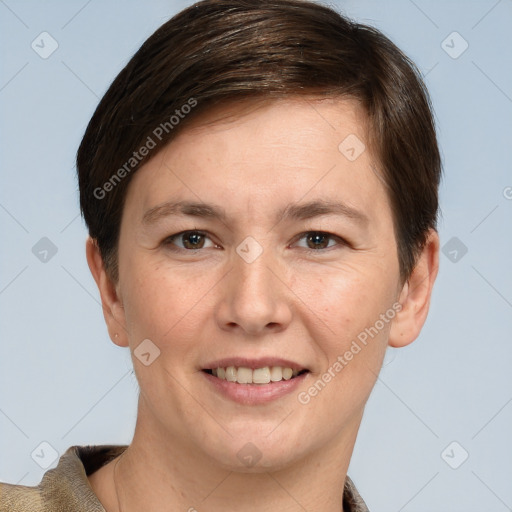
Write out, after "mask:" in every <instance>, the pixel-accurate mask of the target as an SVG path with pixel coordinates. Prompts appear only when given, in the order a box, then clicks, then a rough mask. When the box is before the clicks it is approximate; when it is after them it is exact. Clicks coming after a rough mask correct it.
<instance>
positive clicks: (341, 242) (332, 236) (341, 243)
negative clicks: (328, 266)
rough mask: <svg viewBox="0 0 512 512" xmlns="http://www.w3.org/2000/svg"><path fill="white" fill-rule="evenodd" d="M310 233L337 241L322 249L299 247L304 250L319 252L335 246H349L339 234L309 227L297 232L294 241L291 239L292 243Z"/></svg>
mask: <svg viewBox="0 0 512 512" xmlns="http://www.w3.org/2000/svg"><path fill="white" fill-rule="evenodd" d="M312 233H315V234H320V235H324V236H327V237H328V238H330V239H333V240H335V241H336V242H337V243H336V245H334V246H331V247H326V248H324V249H311V248H309V247H301V249H303V250H305V251H308V252H315V253H321V252H326V251H327V250H329V249H334V248H336V247H337V246H342V247H343V246H349V245H350V244H349V243H348V242H347V240H345V239H344V238H342V237H341V236H339V235H335V234H334V233H330V232H329V231H320V230H316V229H310V230H309V231H304V232H303V233H300V234H298V235H297V236H296V237H295V238H294V241H293V243H292V245H293V244H295V243H297V242H298V241H299V240H302V239H303V238H304V237H305V236H307V235H310V234H312Z"/></svg>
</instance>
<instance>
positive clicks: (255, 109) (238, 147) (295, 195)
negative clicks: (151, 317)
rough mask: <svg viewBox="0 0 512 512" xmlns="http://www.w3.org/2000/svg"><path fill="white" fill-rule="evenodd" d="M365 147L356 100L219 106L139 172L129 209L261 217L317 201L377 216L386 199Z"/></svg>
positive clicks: (196, 120)
mask: <svg viewBox="0 0 512 512" xmlns="http://www.w3.org/2000/svg"><path fill="white" fill-rule="evenodd" d="M366 139H367V136H366V118H365V115H364V112H363V109H362V108H361V107H360V105H359V103H357V102H356V101H354V100H348V99H318V98H305V97H304V98H302V97H300V98H291V99H280V100H272V101H269V100H252V101H244V102H232V103H229V104H225V105H219V106H216V107H215V108H212V109H209V110H207V111H205V112H203V113H201V114H199V115H198V116H197V117H195V118H194V119H193V120H192V122H191V123H190V124H188V125H187V126H186V128H185V129H183V131H182V132H180V133H179V135H178V136H177V137H176V138H175V139H174V140H173V141H172V142H171V143H169V144H168V145H167V146H166V147H165V148H164V149H163V150H161V151H160V153H159V154H157V155H156V156H155V158H153V159H152V160H150V161H149V162H148V163H147V164H146V165H144V166H143V167H142V168H141V169H139V170H138V171H137V173H136V174H135V176H134V177H133V179H132V184H131V185H130V187H129V191H128V197H127V202H126V204H127V205H128V204H133V203H135V207H136V209H137V210H139V212H140V211H147V209H149V208H152V207H154V206H156V205H158V204H160V203H163V202H166V201H168V200H169V199H170V198H169V195H170V194H172V195H173V199H178V200H183V199H190V198H193V199H194V200H199V201H201V200H202V201H204V202H208V203H211V202H215V201H217V202H218V201H221V202H222V206H224V207H225V208H226V209H228V210H229V207H230V206H232V207H233V209H234V210H238V212H240V210H241V209H243V212H244V213H245V214H253V215H258V216H260V217H261V216H263V215H264V213H265V212H267V211H268V206H269V204H270V203H272V204H273V205H275V209H276V210H278V209H281V210H282V209H283V208H284V207H285V206H286V205H284V204H282V203H283V202H285V201H289V202H297V201H300V200H301V199H302V198H303V199H304V200H306V199H307V200H311V199H314V198H315V197H316V196H318V195H319V196H322V197H324V198H326V199H331V200H332V199H335V198H337V197H342V198H343V201H344V203H346V204H348V205H349V206H354V207H355V206H359V207H365V208H369V209H370V210H372V208H373V209H375V208H376V207H378V206H379V205H380V207H382V206H383V203H386V199H387V198H386V194H385V189H384V187H383V183H382V182H381V180H380V179H379V176H378V174H377V172H378V171H377V167H376V164H375V160H374V159H373V157H372V156H371V154H370V150H369V148H368V145H367V143H366ZM326 195H329V196H330V197H328V198H327V197H325V196H326ZM268 213H269V214H270V211H268Z"/></svg>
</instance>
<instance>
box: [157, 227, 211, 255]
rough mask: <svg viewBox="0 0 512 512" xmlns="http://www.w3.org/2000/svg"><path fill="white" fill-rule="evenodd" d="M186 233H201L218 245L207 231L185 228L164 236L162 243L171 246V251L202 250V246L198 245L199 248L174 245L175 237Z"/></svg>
mask: <svg viewBox="0 0 512 512" xmlns="http://www.w3.org/2000/svg"><path fill="white" fill-rule="evenodd" d="M188 233H196V234H199V235H202V236H204V237H205V238H208V239H209V240H210V241H211V242H212V243H213V244H214V245H215V246H218V245H219V244H217V243H216V242H215V241H214V240H213V238H212V237H211V236H210V234H209V233H208V232H207V231H203V230H202V229H185V230H183V231H179V232H178V233H174V234H173V235H170V236H167V237H165V238H164V239H163V240H162V245H167V246H173V249H172V250H173V251H185V252H196V251H200V250H202V249H203V247H200V248H199V249H186V248H183V247H179V246H176V245H175V244H174V240H175V239H177V238H179V237H180V236H182V235H185V234H188ZM207 249H208V247H207Z"/></svg>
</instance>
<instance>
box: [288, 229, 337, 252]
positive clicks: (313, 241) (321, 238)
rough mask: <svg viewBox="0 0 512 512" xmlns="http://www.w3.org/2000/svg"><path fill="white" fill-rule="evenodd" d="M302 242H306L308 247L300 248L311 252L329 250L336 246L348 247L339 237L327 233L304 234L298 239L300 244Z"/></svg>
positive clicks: (311, 232)
mask: <svg viewBox="0 0 512 512" xmlns="http://www.w3.org/2000/svg"><path fill="white" fill-rule="evenodd" d="M301 240H305V242H306V246H304V245H299V246H300V247H302V248H304V249H307V250H310V251H319V250H322V249H329V248H331V247H334V246H336V245H346V243H345V241H344V240H343V239H342V238H340V237H339V236H336V235H333V234H331V233H325V232H324V231H309V232H307V233H303V234H302V235H301V236H300V238H299V239H298V242H299V241H301Z"/></svg>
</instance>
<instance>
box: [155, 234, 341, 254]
mask: <svg viewBox="0 0 512 512" xmlns="http://www.w3.org/2000/svg"><path fill="white" fill-rule="evenodd" d="M188 234H197V235H201V236H205V237H207V238H209V239H210V240H211V238H210V236H209V235H208V233H207V232H206V231H201V230H199V229H189V230H186V231H180V232H179V233H176V234H174V235H171V236H169V237H167V238H166V239H165V240H164V241H163V242H162V243H163V244H164V245H166V246H172V245H173V242H174V240H175V239H176V238H179V237H181V236H185V235H188ZM308 235H320V236H324V237H327V238H329V239H332V240H335V241H336V242H337V246H348V245H349V244H348V242H347V241H346V240H344V239H343V238H341V237H340V236H338V235H334V234H333V233H328V232H326V231H304V232H303V233H301V234H300V235H297V236H296V237H295V239H294V242H293V243H296V242H298V241H299V240H302V239H303V238H305V237H306V236H308ZM211 241H212V242H213V240H211ZM213 243H215V242H213ZM216 245H217V244H216ZM333 247H336V246H330V247H329V246H328V247H325V248H321V249H311V248H309V247H301V249H303V250H305V251H307V252H310V253H313V252H315V253H319V252H325V251H326V250H328V249H332V248H333ZM202 249H203V248H199V249H186V248H183V247H176V246H174V247H173V248H172V249H171V250H172V251H175V252H197V251H200V250H202ZM207 249H208V247H207Z"/></svg>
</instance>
